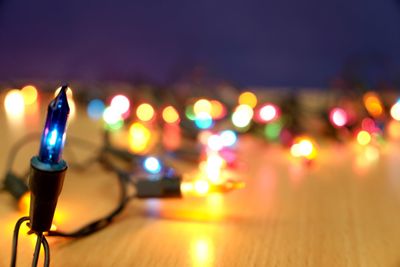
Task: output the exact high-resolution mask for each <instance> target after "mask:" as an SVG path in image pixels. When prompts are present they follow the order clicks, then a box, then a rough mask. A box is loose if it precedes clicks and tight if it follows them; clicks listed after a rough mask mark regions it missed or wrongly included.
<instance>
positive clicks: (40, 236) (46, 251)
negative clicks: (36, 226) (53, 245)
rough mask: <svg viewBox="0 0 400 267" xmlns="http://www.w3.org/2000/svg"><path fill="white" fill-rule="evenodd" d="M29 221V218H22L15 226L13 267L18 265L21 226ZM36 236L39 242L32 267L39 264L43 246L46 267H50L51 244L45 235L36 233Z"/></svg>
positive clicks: (12, 253) (12, 255)
mask: <svg viewBox="0 0 400 267" xmlns="http://www.w3.org/2000/svg"><path fill="white" fill-rule="evenodd" d="M27 221H29V217H22V218H20V219H19V220H18V221H17V223H16V224H15V228H14V234H13V242H12V250H11V264H10V266H11V267H15V266H16V263H17V250H18V235H19V230H20V228H21V225H22V224H23V223H24V222H27ZM35 234H36V235H37V240H36V245H35V250H34V253H33V259H32V267H36V266H37V263H38V261H39V255H40V248H41V245H43V248H44V257H45V258H44V266H45V267H48V266H50V249H49V244H48V243H47V240H46V237H45V236H44V235H43V233H35Z"/></svg>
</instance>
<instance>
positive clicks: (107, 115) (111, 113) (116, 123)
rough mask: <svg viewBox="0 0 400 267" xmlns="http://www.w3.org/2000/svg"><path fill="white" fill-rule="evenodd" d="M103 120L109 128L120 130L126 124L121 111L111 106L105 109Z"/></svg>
mask: <svg viewBox="0 0 400 267" xmlns="http://www.w3.org/2000/svg"><path fill="white" fill-rule="evenodd" d="M103 120H104V122H105V123H106V129H108V130H118V129H120V128H121V127H122V126H123V124H124V122H123V119H122V116H121V113H120V112H119V111H118V110H116V109H115V108H114V107H111V106H110V107H107V108H105V109H104V112H103Z"/></svg>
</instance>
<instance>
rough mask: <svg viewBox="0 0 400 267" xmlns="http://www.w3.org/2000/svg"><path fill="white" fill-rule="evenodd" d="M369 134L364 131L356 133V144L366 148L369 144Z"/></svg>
mask: <svg viewBox="0 0 400 267" xmlns="http://www.w3.org/2000/svg"><path fill="white" fill-rule="evenodd" d="M371 140H372V138H371V134H370V133H369V132H367V131H365V130H361V131H359V132H358V134H357V142H358V143H359V144H360V145H362V146H366V145H368V144H369V143H371Z"/></svg>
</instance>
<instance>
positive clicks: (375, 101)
mask: <svg viewBox="0 0 400 267" xmlns="http://www.w3.org/2000/svg"><path fill="white" fill-rule="evenodd" d="M363 101H364V105H365V108H366V109H367V111H368V113H369V114H370V115H371V116H372V117H374V118H377V117H380V116H381V115H382V114H383V105H382V102H381V100H380V99H379V97H378V95H377V94H376V93H374V92H368V93H366V94H365V95H364V97H363Z"/></svg>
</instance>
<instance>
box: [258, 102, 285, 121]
mask: <svg viewBox="0 0 400 267" xmlns="http://www.w3.org/2000/svg"><path fill="white" fill-rule="evenodd" d="M279 112H280V111H279V108H278V107H277V106H276V105H273V104H265V105H264V106H262V107H261V108H260V109H259V111H258V119H259V120H260V121H262V122H271V121H273V120H276V119H277V118H278V117H279Z"/></svg>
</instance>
